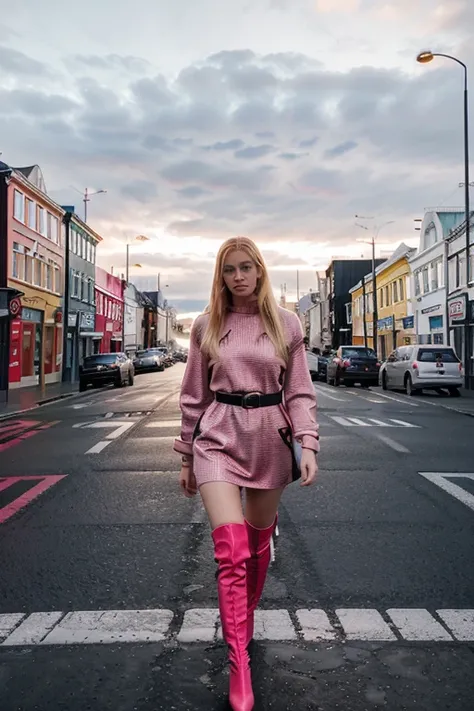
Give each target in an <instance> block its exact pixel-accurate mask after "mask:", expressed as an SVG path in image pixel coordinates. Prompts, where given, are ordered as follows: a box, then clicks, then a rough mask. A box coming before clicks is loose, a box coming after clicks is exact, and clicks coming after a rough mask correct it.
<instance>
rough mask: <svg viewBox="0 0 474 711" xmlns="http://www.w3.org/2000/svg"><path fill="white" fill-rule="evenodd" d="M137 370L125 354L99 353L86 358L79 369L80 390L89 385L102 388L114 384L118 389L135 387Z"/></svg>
mask: <svg viewBox="0 0 474 711" xmlns="http://www.w3.org/2000/svg"><path fill="white" fill-rule="evenodd" d="M134 374H135V370H134V368H133V363H132V361H131V360H130V358H128V357H127V356H126V355H125V353H97V354H96V355H91V356H86V357H85V358H84V361H83V363H82V365H81V366H80V368H79V390H81V391H84V390H85V389H86V388H87V386H88V385H93V386H94V387H100V386H101V385H105V384H106V383H113V384H114V386H115V387H116V388H120V387H122V385H133V376H134Z"/></svg>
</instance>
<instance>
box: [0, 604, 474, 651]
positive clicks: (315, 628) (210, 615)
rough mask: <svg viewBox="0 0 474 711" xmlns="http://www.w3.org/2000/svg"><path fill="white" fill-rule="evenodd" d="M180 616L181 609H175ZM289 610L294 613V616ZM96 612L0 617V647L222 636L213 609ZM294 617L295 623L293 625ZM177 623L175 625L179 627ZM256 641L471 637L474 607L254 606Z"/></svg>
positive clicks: (186, 640) (198, 639) (205, 639)
mask: <svg viewBox="0 0 474 711" xmlns="http://www.w3.org/2000/svg"><path fill="white" fill-rule="evenodd" d="M177 614H179V613H177ZM293 614H294V617H293ZM176 616H177V615H175V613H173V611H172V610H166V609H156V610H97V611H83V612H80V611H77V612H67V613H65V612H35V613H32V614H30V615H27V614H25V613H11V614H0V646H3V647H13V646H15V647H18V646H35V645H68V644H83V645H87V644H123V643H127V642H128V643H138V642H140V643H143V642H156V641H163V640H166V639H172V638H175V639H176V641H177V642H178V643H179V642H181V643H184V644H187V643H192V642H213V641H217V640H218V639H220V638H221V637H222V631H221V628H220V623H219V610H218V609H217V608H195V609H191V610H186V611H185V613H184V616H183V619H182V621H181V624H179V625H176V624H174V625H173V622H174V620H175V617H176ZM293 619H296V621H297V624H296V626H295V624H294V623H293ZM177 627H179V629H178V630H176V628H177ZM255 638H256V639H258V640H262V641H264V640H268V641H297V640H304V641H307V642H314V641H320V640H321V641H325V640H326V641H331V640H333V641H341V642H343V641H345V640H351V641H354V640H356V641H366V642H367V641H368V642H387V643H393V642H396V641H398V640H405V641H410V642H412V641H416V642H429V643H436V642H455V641H457V642H474V609H459V610H455V609H446V610H436V611H433V612H432V613H431V612H430V611H429V610H426V609H413V608H393V609H389V610H386V611H385V612H380V611H379V610H376V609H373V608H338V609H336V610H334V611H328V610H321V609H311V610H308V609H301V610H294V611H293V613H292V612H291V611H289V610H257V612H256V616H255Z"/></svg>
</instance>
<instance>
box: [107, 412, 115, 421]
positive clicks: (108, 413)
mask: <svg viewBox="0 0 474 711" xmlns="http://www.w3.org/2000/svg"><path fill="white" fill-rule="evenodd" d="M113 416H114V413H113V412H106V413H105V419H106V420H110V418H111V417H113Z"/></svg>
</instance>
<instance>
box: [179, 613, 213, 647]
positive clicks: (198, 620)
mask: <svg viewBox="0 0 474 711" xmlns="http://www.w3.org/2000/svg"><path fill="white" fill-rule="evenodd" d="M218 624H219V610H215V609H212V608H202V609H196V610H186V612H185V613H184V619H183V624H182V625H181V629H180V631H179V633H178V636H177V637H176V639H177V640H178V642H184V643H186V642H212V641H213V640H214V638H215V637H216V635H217V625H218Z"/></svg>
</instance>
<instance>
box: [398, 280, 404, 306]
mask: <svg viewBox="0 0 474 711" xmlns="http://www.w3.org/2000/svg"><path fill="white" fill-rule="evenodd" d="M398 286H399V292H400V294H399V296H400V301H403V300H404V299H405V289H404V284H403V277H401V278H400V279H399V280H398Z"/></svg>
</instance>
